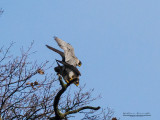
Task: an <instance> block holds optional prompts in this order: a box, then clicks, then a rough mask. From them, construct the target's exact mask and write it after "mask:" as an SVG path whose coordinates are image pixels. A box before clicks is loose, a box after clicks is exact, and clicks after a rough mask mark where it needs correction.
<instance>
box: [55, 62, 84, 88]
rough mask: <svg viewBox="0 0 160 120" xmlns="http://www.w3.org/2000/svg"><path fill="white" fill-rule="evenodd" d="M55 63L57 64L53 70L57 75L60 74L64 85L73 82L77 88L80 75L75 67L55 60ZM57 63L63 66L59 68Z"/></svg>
mask: <svg viewBox="0 0 160 120" xmlns="http://www.w3.org/2000/svg"><path fill="white" fill-rule="evenodd" d="M56 62H57V64H58V66H57V67H55V68H54V69H55V71H56V72H57V74H60V75H61V76H62V77H63V79H64V80H65V82H66V83H69V82H70V81H72V80H74V84H75V85H76V86H78V85H79V76H80V75H81V73H80V72H79V70H78V69H77V68H76V67H74V66H73V65H69V64H68V63H66V62H63V61H59V60H56ZM58 62H59V63H61V64H63V66H60V65H59V63H58Z"/></svg>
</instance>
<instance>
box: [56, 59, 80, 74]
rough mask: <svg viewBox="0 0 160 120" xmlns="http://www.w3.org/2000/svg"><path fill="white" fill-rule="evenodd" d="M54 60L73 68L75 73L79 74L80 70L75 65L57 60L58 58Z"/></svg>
mask: <svg viewBox="0 0 160 120" xmlns="http://www.w3.org/2000/svg"><path fill="white" fill-rule="evenodd" d="M56 61H57V62H59V63H61V64H63V65H64V66H66V67H68V68H69V69H71V70H73V71H74V72H75V73H76V74H77V75H81V73H80V71H79V70H78V69H77V68H76V67H74V66H73V65H70V64H68V63H66V62H63V61H59V60H56Z"/></svg>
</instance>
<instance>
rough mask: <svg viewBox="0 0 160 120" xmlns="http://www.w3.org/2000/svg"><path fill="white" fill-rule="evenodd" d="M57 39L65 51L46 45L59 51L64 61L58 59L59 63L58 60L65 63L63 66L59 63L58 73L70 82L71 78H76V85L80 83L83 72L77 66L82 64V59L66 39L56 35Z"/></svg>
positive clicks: (56, 68) (56, 69)
mask: <svg viewBox="0 0 160 120" xmlns="http://www.w3.org/2000/svg"><path fill="white" fill-rule="evenodd" d="M55 41H56V42H57V43H58V45H59V47H61V48H62V49H63V50H64V52H62V51H60V50H57V49H55V48H53V47H51V46H49V45H46V46H47V47H48V48H49V49H50V50H53V51H54V52H57V53H58V54H59V55H61V57H62V61H59V60H56V62H57V64H58V62H59V63H61V64H63V66H60V65H59V64H58V66H57V67H55V68H54V69H55V71H56V72H57V74H60V75H61V76H62V77H63V79H64V80H65V81H66V82H67V83H69V82H70V81H71V80H73V79H74V80H75V79H76V80H75V82H74V84H75V85H76V86H78V85H79V76H80V75H81V73H80V72H79V70H78V69H77V68H76V66H81V64H82V63H81V61H80V60H79V59H78V58H77V57H76V56H75V54H74V48H73V47H72V46H71V45H70V44H69V43H66V42H65V41H63V40H61V39H59V38H57V37H55Z"/></svg>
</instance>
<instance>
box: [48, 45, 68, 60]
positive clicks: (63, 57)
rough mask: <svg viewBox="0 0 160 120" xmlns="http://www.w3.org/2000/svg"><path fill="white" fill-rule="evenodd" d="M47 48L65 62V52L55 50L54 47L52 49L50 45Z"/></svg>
mask: <svg viewBox="0 0 160 120" xmlns="http://www.w3.org/2000/svg"><path fill="white" fill-rule="evenodd" d="M46 47H47V48H49V49H50V50H53V51H54V52H56V53H58V54H60V55H61V57H62V60H65V55H64V53H63V52H61V51H60V50H57V49H55V48H53V47H51V46H49V45H46Z"/></svg>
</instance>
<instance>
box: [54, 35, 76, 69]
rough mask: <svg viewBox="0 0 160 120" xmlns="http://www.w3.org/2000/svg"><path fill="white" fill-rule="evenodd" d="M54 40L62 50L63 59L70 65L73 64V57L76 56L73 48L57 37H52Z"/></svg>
mask: <svg viewBox="0 0 160 120" xmlns="http://www.w3.org/2000/svg"><path fill="white" fill-rule="evenodd" d="M54 39H55V41H56V42H57V43H58V45H59V47H60V48H62V49H63V50H64V54H65V61H66V62H67V63H69V64H71V65H74V66H75V61H74V58H76V56H75V54H74V48H73V47H72V46H71V45H70V44H69V43H66V42H65V41H63V40H62V39H59V38H58V37H54Z"/></svg>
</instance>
